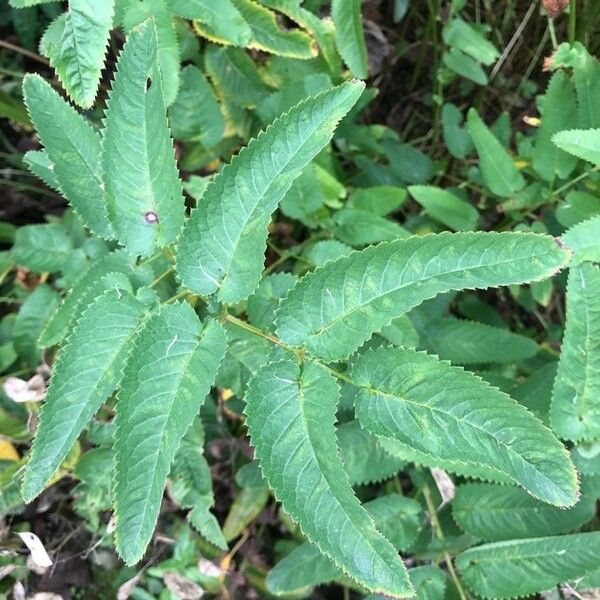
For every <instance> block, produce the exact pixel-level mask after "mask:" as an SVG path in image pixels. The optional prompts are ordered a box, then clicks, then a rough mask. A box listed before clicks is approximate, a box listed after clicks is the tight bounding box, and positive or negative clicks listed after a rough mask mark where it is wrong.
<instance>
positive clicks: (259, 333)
mask: <svg viewBox="0 0 600 600" xmlns="http://www.w3.org/2000/svg"><path fill="white" fill-rule="evenodd" d="M223 320H224V321H227V322H228V323H233V324H234V325H237V326H238V327H241V328H242V329H245V330H246V331H248V332H250V333H253V334H254V335H256V336H258V337H260V338H262V339H263V340H267V341H269V342H271V343H272V344H275V345H276V346H281V347H282V348H285V349H286V350H289V351H290V352H293V353H294V354H298V352H299V351H298V348H292V346H288V345H287V344H284V343H283V342H282V341H281V340H280V339H279V338H276V337H275V336H273V335H270V334H268V333H265V332H264V331H261V330H260V329H258V328H257V327H254V325H250V323H246V321H242V319H238V318H237V317H234V316H233V315H230V314H225V315H223Z"/></svg>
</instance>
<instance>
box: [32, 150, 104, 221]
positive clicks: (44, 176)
mask: <svg viewBox="0 0 600 600" xmlns="http://www.w3.org/2000/svg"><path fill="white" fill-rule="evenodd" d="M23 162H24V163H25V164H26V165H27V166H28V167H29V170H30V171H31V172H32V173H33V174H34V175H37V176H38V177H39V178H40V179H41V180H42V181H43V182H44V183H45V184H46V185H47V186H48V187H49V188H52V189H53V190H55V191H57V192H58V193H59V194H62V190H61V189H60V185H59V183H58V180H57V179H56V174H55V172H54V169H55V167H54V163H53V162H52V161H51V160H50V158H48V153H47V152H46V151H45V150H29V151H28V152H25V154H24V155H23ZM105 218H106V222H107V223H108V215H106V214H105Z"/></svg>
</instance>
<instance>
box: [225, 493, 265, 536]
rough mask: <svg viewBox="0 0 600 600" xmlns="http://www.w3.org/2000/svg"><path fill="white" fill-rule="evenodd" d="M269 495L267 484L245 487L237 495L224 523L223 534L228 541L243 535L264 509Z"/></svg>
mask: <svg viewBox="0 0 600 600" xmlns="http://www.w3.org/2000/svg"><path fill="white" fill-rule="evenodd" d="M269 496H270V494H269V489H268V488H267V487H266V486H265V487H249V488H243V489H242V490H241V491H240V492H239V493H238V494H237V495H236V497H235V498H234V499H233V502H232V503H231V506H230V507H229V512H228V513H227V517H226V519H225V522H224V523H223V535H224V536H225V539H226V540H227V541H231V540H234V539H235V538H237V537H239V536H240V535H242V533H243V532H244V530H245V529H246V528H247V527H248V525H250V523H252V521H254V520H255V519H256V518H257V517H258V516H259V515H260V513H261V512H262V511H263V510H264V508H265V506H266V505H267V502H268V501H269Z"/></svg>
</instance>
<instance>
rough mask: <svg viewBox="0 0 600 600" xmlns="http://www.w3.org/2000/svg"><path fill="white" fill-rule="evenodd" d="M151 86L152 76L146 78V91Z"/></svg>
mask: <svg viewBox="0 0 600 600" xmlns="http://www.w3.org/2000/svg"><path fill="white" fill-rule="evenodd" d="M151 86H152V77H148V79H146V86H145V91H146V92H147V91H148V90H149V89H150V87H151Z"/></svg>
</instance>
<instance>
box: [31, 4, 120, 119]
mask: <svg viewBox="0 0 600 600" xmlns="http://www.w3.org/2000/svg"><path fill="white" fill-rule="evenodd" d="M113 15H114V0H104V1H103V2H98V1H97V0H69V8H68V10H67V12H66V13H64V14H62V15H60V16H59V17H57V18H56V20H55V21H54V22H53V23H52V25H51V26H50V27H49V29H48V31H47V32H46V34H45V35H44V37H43V38H42V42H41V53H42V54H43V55H44V56H46V58H48V59H49V60H50V64H51V65H52V66H53V67H54V70H55V71H56V74H57V75H58V78H59V79H60V81H61V83H62V84H63V85H64V87H65V89H66V91H67V94H68V95H69V97H70V98H72V99H73V101H74V102H75V103H76V104H79V106H81V107H83V108H90V107H91V106H92V104H93V103H94V99H95V98H96V93H97V91H98V86H99V85H100V75H101V73H102V68H103V66H104V55H105V53H106V47H107V45H108V34H109V32H110V30H111V28H112V23H113Z"/></svg>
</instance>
